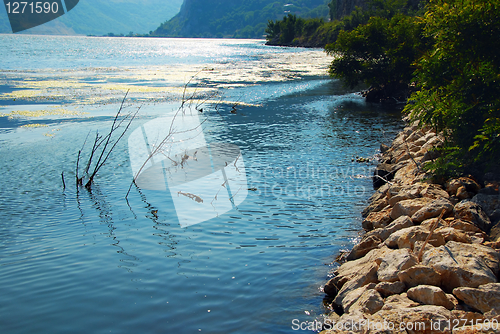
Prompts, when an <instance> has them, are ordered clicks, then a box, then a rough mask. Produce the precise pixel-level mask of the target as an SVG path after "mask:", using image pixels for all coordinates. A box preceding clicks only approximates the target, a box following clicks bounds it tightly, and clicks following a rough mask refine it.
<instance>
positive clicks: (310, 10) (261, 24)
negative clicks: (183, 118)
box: [153, 0, 329, 38]
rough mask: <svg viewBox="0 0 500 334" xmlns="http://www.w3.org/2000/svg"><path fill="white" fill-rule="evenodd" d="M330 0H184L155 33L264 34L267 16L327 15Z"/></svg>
mask: <svg viewBox="0 0 500 334" xmlns="http://www.w3.org/2000/svg"><path fill="white" fill-rule="evenodd" d="M328 3H329V0H302V1H300V2H291V1H289V0H277V1H273V0H185V1H184V3H183V5H182V7H181V11H180V13H179V14H177V15H176V16H175V17H174V18H173V19H171V20H169V21H166V22H165V23H163V24H162V25H161V26H160V27H158V29H156V31H154V33H153V35H155V36H165V37H212V38H213V37H216V38H222V37H229V38H231V37H233V38H263V37H264V33H265V29H266V25H267V22H268V20H277V19H281V18H283V16H285V15H287V14H288V13H291V14H295V15H299V16H301V17H323V18H327V17H328V13H329V9H328Z"/></svg>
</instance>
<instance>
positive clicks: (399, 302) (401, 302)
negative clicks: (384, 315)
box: [382, 293, 420, 311]
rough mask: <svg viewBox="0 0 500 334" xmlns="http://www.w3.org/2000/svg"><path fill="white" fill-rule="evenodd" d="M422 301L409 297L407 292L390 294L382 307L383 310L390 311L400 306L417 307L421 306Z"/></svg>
mask: <svg viewBox="0 0 500 334" xmlns="http://www.w3.org/2000/svg"><path fill="white" fill-rule="evenodd" d="M419 305H420V303H417V302H415V301H413V300H411V299H410V298H408V295H407V294H406V293H402V294H399V295H392V296H389V297H387V298H386V299H385V304H384V306H383V307H382V310H385V311H388V310H392V309H399V308H410V307H415V306H419Z"/></svg>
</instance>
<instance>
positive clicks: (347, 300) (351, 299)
mask: <svg viewBox="0 0 500 334" xmlns="http://www.w3.org/2000/svg"><path fill="white" fill-rule="evenodd" d="M375 286H376V284H374V283H370V284H367V285H364V286H361V287H358V288H355V289H352V290H350V291H346V293H345V294H344V295H343V296H342V297H341V298H335V299H334V300H333V302H334V303H335V304H336V305H338V306H340V307H342V309H343V310H344V312H349V308H350V307H351V306H352V305H353V304H354V303H356V301H357V300H358V299H359V298H360V297H361V296H362V295H363V293H365V291H367V290H373V289H374V288H375ZM337 297H339V296H338V295H337Z"/></svg>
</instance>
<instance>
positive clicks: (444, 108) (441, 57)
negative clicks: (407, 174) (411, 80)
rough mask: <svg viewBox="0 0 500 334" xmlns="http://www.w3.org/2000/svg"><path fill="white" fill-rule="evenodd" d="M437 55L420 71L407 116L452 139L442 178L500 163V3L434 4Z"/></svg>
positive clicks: (459, 0)
mask: <svg viewBox="0 0 500 334" xmlns="http://www.w3.org/2000/svg"><path fill="white" fill-rule="evenodd" d="M423 20H424V23H425V35H426V36H427V37H429V38H431V39H432V49H431V50H430V51H429V52H427V53H426V54H425V55H424V56H423V57H421V58H420V59H419V60H418V62H417V63H416V65H417V70H416V77H415V78H416V81H417V83H418V87H419V89H420V90H419V91H418V92H416V93H415V94H414V95H413V96H412V98H411V101H410V102H411V103H410V104H408V105H407V106H406V108H405V110H406V111H407V112H408V113H410V115H411V117H412V118H413V119H414V120H420V121H421V122H422V123H423V124H430V125H432V126H433V127H434V128H436V129H437V130H438V131H444V132H445V133H446V134H447V135H448V141H447V142H446V143H445V145H444V147H443V148H442V155H441V157H440V158H439V159H438V160H437V161H435V162H434V163H432V164H430V165H429V166H428V167H427V168H428V169H431V170H433V171H434V173H436V174H439V175H451V174H459V173H463V172H464V171H467V168H474V169H476V170H477V169H478V168H479V169H487V168H488V165H490V166H492V165H495V164H498V163H500V38H499V36H500V1H499V0H493V1H492V0H487V1H486V0H446V1H444V0H434V1H431V2H430V4H429V6H428V10H427V12H426V14H425V16H424V19H423Z"/></svg>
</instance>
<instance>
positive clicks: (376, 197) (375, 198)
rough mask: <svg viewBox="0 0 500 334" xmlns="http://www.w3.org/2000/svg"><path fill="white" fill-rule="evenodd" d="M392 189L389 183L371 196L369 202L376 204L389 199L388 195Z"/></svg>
mask: <svg viewBox="0 0 500 334" xmlns="http://www.w3.org/2000/svg"><path fill="white" fill-rule="evenodd" d="M389 188H390V185H389V183H386V184H384V185H383V186H382V187H380V188H378V190H377V191H375V193H374V194H373V195H371V197H370V199H369V202H370V203H371V202H376V201H378V200H381V199H382V198H387V193H388V190H389Z"/></svg>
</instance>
